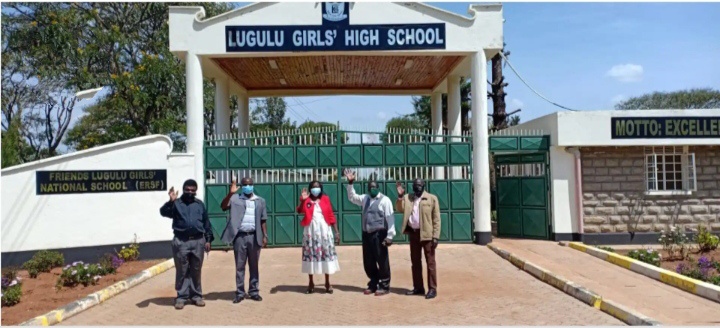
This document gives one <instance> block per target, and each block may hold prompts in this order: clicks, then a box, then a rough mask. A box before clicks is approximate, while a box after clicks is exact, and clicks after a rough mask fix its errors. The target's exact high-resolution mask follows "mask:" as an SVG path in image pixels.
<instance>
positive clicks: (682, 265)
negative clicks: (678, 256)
mask: <svg viewBox="0 0 720 328" xmlns="http://www.w3.org/2000/svg"><path fill="white" fill-rule="evenodd" d="M685 269H687V266H685V263H679V264H678V265H677V267H676V268H675V272H677V273H680V274H682V273H683V272H685Z"/></svg>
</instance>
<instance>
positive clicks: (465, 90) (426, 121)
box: [412, 78, 471, 131]
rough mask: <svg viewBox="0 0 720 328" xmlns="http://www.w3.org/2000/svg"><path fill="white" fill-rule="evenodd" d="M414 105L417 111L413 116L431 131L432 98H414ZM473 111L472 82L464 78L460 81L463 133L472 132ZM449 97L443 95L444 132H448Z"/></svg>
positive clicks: (461, 125)
mask: <svg viewBox="0 0 720 328" xmlns="http://www.w3.org/2000/svg"><path fill="white" fill-rule="evenodd" d="M412 104H413V108H414V110H415V113H414V114H412V115H413V116H414V117H416V118H418V119H419V120H420V121H421V122H422V123H423V126H424V128H426V129H431V128H432V119H431V114H432V110H431V105H430V97H429V96H422V97H413V98H412ZM470 110H471V106H470V81H469V80H467V79H465V78H463V79H462V80H461V81H460V127H461V131H469V130H470V124H469V122H468V117H469V115H468V114H469V113H470ZM447 113H448V112H447V95H446V94H443V95H442V127H443V130H447Z"/></svg>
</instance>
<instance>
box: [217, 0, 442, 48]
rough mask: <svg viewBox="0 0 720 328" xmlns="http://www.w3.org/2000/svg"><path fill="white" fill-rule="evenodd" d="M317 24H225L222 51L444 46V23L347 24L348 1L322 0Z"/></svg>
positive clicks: (348, 16) (348, 19) (348, 18)
mask: <svg viewBox="0 0 720 328" xmlns="http://www.w3.org/2000/svg"><path fill="white" fill-rule="evenodd" d="M322 10H323V21H322V25H320V26H309V25H305V26H296V25H283V26H225V34H226V36H227V38H226V43H225V51H227V52H253V51H368V50H421V49H445V24H444V23H432V24H390V25H352V26H350V25H349V21H350V15H349V14H350V9H349V4H348V3H347V2H323V3H322Z"/></svg>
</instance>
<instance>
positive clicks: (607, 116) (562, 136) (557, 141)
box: [504, 109, 720, 233]
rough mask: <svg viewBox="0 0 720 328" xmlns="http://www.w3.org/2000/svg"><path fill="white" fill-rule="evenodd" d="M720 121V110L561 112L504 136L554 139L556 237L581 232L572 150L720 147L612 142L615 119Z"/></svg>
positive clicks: (712, 140)
mask: <svg viewBox="0 0 720 328" xmlns="http://www.w3.org/2000/svg"><path fill="white" fill-rule="evenodd" d="M658 116H663V117H673V116H675V117H677V116H684V117H693V116H713V117H720V109H697V110H691V109H678V110H665V109H663V110H600V111H560V112H555V113H552V114H548V115H545V116H542V117H539V118H536V119H534V120H531V121H528V122H526V123H523V124H519V125H517V126H513V127H510V128H508V129H507V130H505V131H504V134H513V133H521V131H532V130H536V131H537V130H542V131H543V132H544V133H545V134H548V135H550V172H551V173H550V174H551V179H552V180H551V192H552V216H553V218H552V220H553V227H554V231H555V232H556V233H569V232H579V231H578V229H579V227H578V222H577V221H578V212H577V207H578V204H577V202H576V200H575V193H576V190H575V187H576V184H575V158H574V155H572V154H570V153H568V152H567V151H566V149H567V148H568V147H574V146H577V147H583V146H585V147H587V146H653V145H658V146H660V145H720V139H718V138H697V139H680V138H675V139H672V138H668V139H612V138H611V131H612V128H613V127H612V126H611V118H613V117H658Z"/></svg>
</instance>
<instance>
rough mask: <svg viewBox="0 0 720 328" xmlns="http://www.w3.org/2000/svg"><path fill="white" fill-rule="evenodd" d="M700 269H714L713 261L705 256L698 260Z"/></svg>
mask: <svg viewBox="0 0 720 328" xmlns="http://www.w3.org/2000/svg"><path fill="white" fill-rule="evenodd" d="M698 267H700V269H710V268H711V267H712V261H711V260H710V259H709V258H707V256H703V257H701V258H700V259H699V260H698Z"/></svg>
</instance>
